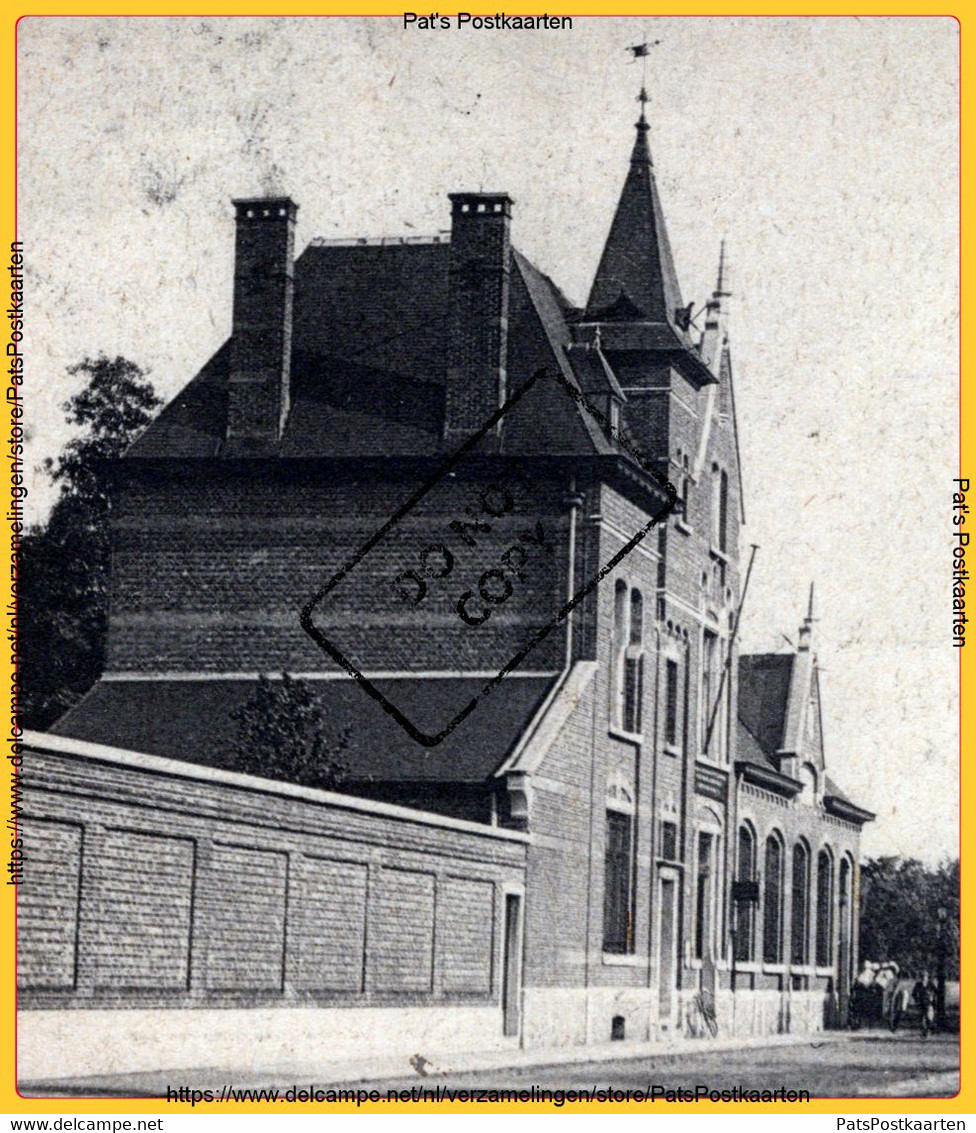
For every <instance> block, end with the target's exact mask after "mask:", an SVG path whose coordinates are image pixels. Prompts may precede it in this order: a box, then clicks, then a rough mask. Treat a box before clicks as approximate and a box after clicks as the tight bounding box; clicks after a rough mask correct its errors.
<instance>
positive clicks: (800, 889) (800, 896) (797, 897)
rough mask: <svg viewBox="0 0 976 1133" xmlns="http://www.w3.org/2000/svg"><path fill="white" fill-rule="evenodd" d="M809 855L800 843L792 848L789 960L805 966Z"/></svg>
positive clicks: (808, 901) (807, 949)
mask: <svg viewBox="0 0 976 1133" xmlns="http://www.w3.org/2000/svg"><path fill="white" fill-rule="evenodd" d="M809 904H810V855H809V854H808V853H807V848H806V846H804V845H803V843H802V842H797V844H796V845H795V846H794V847H793V892H792V897H791V900H790V912H791V914H792V915H791V920H790V960H791V961H792V962H793V963H794V964H805V963H807V961H808V959H809V948H808V945H807V938H808V936H809V931H808V929H809V924H810V920H809V913H808V912H807V910H808V908H809Z"/></svg>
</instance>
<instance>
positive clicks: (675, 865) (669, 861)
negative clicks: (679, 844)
mask: <svg viewBox="0 0 976 1133" xmlns="http://www.w3.org/2000/svg"><path fill="white" fill-rule="evenodd" d="M657 864H658V868H659V869H684V868H685V863H684V862H677V861H675V860H674V858H658V859H657Z"/></svg>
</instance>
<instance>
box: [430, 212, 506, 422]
mask: <svg viewBox="0 0 976 1133" xmlns="http://www.w3.org/2000/svg"><path fill="white" fill-rule="evenodd" d="M450 199H451V269H450V299H449V307H448V311H449V313H448V354H447V401H446V413H445V418H444V436H445V437H446V438H448V439H453V440H461V439H462V438H464V437H467V436H470V435H471V434H472V433H474V432H477V430H478V429H480V428H481V427H482V426H483V425H484V424H485V422H486V421H487V420H488V418H489V417H490V416H491V415H492V413H494V412H495V411H496V410H497V409H498V408H499V406H501V404H502V403H503V402H504V400H505V396H506V390H505V359H506V356H507V352H508V290H509V273H510V270H511V236H510V227H511V220H512V199H511V197H509V196H508V194H507V193H451V194H450ZM499 431H500V429H499Z"/></svg>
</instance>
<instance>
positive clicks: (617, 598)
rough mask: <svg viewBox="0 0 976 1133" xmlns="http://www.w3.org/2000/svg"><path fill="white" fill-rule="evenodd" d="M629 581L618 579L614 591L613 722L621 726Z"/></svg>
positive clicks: (622, 720) (627, 634)
mask: <svg viewBox="0 0 976 1133" xmlns="http://www.w3.org/2000/svg"><path fill="white" fill-rule="evenodd" d="M627 598H628V590H627V583H626V582H624V580H623V579H622V578H618V579H617V583H616V586H615V587H614V591H613V674H612V676H613V722H614V724H615V725H616V726H617V727H618V728H619V727H622V726H623V723H624V715H625V713H624V699H625V694H624V684H625V671H624V660H625V658H626V653H627V644H628V638H629V631H628V625H627V617H628V613H629V608H628V603H627Z"/></svg>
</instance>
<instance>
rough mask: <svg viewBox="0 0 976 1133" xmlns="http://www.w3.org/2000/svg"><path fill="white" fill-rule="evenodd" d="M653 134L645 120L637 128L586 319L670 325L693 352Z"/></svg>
mask: <svg viewBox="0 0 976 1133" xmlns="http://www.w3.org/2000/svg"><path fill="white" fill-rule="evenodd" d="M647 133H648V125H647V123H646V122H645V121H644V120H643V118H642V119H641V121H639V122H638V123H637V138H636V140H635V142H634V149H633V152H632V153H631V157H630V169H629V171H628V174H627V180H626V181H625V182H624V187H623V191H622V192H621V194H620V201H619V203H618V204H617V211H616V213H615V214H614V218H613V223H612V224H611V226H610V235H609V236H608V237H607V242H606V245H605V246H604V249H603V256H602V257H601V259H600V266H599V267H598V268H597V273H596V278H595V279H594V281H593V287H592V289H591V291H590V298H589V301H588V302H587V304H586V318H587V320H593V321H596V320H606V321H612V322H615V321H620V320H621V319H625V320H628V321H637V320H643V321H648V322H652V323H664V324H666V325H667V326H668V327H670V329H671V331H672V332H673V335H674V338H675V340H676V341H675V345H676V346H677V345H679V344H680V345H683V346H686V347H687V348H688V349H692V345H691V340H690V338H689V337H688V333H687V331H686V330H682V329H681V328H680V327H679V326H678V325H677V323H676V321H675V319H676V312H677V311H678V310H679V308H681V307H683V305H684V304H683V303H682V301H681V288H680V287H679V285H678V274H677V272H676V271H675V267H674V257H673V256H672V254H671V244H670V241H669V240H668V231H667V227H666V225H665V223H664V210H663V209H662V208H661V199H660V197H659V196H658V191H657V182H656V180H655V177H654V167H653V165H652V162H651V152H650V148H649V146H648V142H647Z"/></svg>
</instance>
